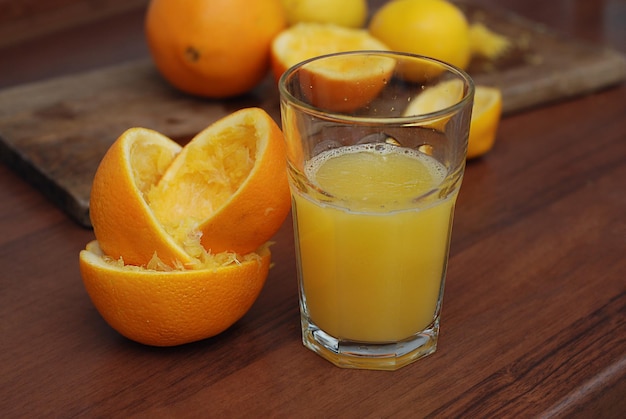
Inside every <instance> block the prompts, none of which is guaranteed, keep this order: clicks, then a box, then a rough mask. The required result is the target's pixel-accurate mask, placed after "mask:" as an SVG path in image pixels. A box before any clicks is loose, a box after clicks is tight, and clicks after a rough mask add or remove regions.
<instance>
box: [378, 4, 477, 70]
mask: <svg viewBox="0 0 626 419" xmlns="http://www.w3.org/2000/svg"><path fill="white" fill-rule="evenodd" d="M369 31H370V33H371V34H372V35H374V36H375V37H376V38H378V39H380V40H381V41H382V42H383V43H385V44H386V45H387V46H388V47H389V48H391V49H392V50H395V51H403V52H409V53H413V54H419V55H425V56H427V57H431V58H436V59H438V60H441V61H444V62H446V63H449V64H452V65H455V66H457V67H460V68H463V69H465V68H466V67H467V65H468V64H469V61H470V58H471V48H470V39H469V25H468V23H467V19H466V18H465V15H464V14H463V12H462V11H461V10H460V9H459V8H458V7H456V6H455V5H454V4H452V3H449V2H447V1H445V0H395V1H390V2H388V3H386V4H385V5H384V6H383V7H382V8H380V9H379V10H378V11H377V12H376V13H375V14H374V16H373V17H372V21H371V22H370V25H369Z"/></svg>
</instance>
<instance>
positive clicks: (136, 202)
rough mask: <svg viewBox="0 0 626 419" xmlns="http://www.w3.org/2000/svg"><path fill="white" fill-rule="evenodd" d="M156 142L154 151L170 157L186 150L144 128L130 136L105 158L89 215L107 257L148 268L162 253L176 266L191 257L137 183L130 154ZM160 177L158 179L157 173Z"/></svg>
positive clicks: (93, 189)
mask: <svg viewBox="0 0 626 419" xmlns="http://www.w3.org/2000/svg"><path fill="white" fill-rule="evenodd" d="M148 137H149V138H150V140H149V143H150V144H151V147H153V148H160V149H162V150H163V151H164V153H170V154H171V159H173V158H174V156H175V155H176V154H177V153H178V152H179V151H180V150H181V147H180V146H179V145H178V144H176V143H175V142H174V141H172V140H170V139H169V138H167V137H165V136H162V135H161V134H159V133H157V132H154V131H151V130H147V129H144V128H131V129H129V130H127V131H126V132H124V133H123V134H122V135H121V136H120V137H119V138H118V139H117V140H116V141H115V142H114V143H113V144H112V145H111V147H110V148H109V150H108V151H107V152H106V154H105V155H104V157H103V158H102V160H101V162H100V165H99V166H98V169H97V170H96V174H95V176H94V180H93V182H92V187H91V195H90V203H89V215H90V218H91V223H92V225H93V229H94V234H95V236H96V239H97V240H98V241H99V242H100V247H101V248H102V250H103V251H104V253H105V254H107V255H108V256H110V257H111V258H113V259H119V258H123V259H124V262H125V263H126V264H131V265H138V266H141V265H146V264H147V263H148V262H149V261H150V259H151V258H152V257H153V255H154V253H155V252H156V253H157V254H158V256H159V258H161V260H162V261H163V262H164V263H166V264H168V265H170V266H174V263H175V262H176V261H180V262H183V263H188V262H190V261H191V257H190V256H189V255H188V254H187V253H186V252H185V251H184V250H183V249H182V248H181V247H180V246H178V245H177V244H176V243H175V242H174V240H172V238H171V237H170V236H169V235H168V234H167V233H166V232H165V230H164V229H163V227H162V226H161V224H160V223H159V221H158V220H157V219H156V218H155V217H154V215H153V213H152V211H151V209H150V207H149V206H148V204H147V203H146V201H145V200H144V199H143V197H142V191H141V190H140V189H139V187H138V185H137V184H136V183H135V180H134V176H133V174H132V172H133V169H132V167H131V162H130V160H129V153H130V150H131V148H132V147H133V144H136V143H137V142H141V141H142V139H144V138H148ZM155 176H158V174H155Z"/></svg>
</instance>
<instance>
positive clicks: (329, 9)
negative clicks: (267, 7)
mask: <svg viewBox="0 0 626 419" xmlns="http://www.w3.org/2000/svg"><path fill="white" fill-rule="evenodd" d="M281 1H282V3H283V8H284V9H285V16H286V18H287V23H288V24H289V25H293V24H296V23H300V22H314V23H332V24H335V25H339V26H345V27H348V28H360V27H362V26H363V25H364V24H365V19H366V18H367V10H368V7H367V1H366V0H339V1H338V0H281Z"/></svg>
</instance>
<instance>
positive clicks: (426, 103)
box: [403, 80, 502, 159]
mask: <svg viewBox="0 0 626 419" xmlns="http://www.w3.org/2000/svg"><path fill="white" fill-rule="evenodd" d="M462 96H463V85H462V82H461V81H460V80H447V81H443V82H440V83H438V84H436V85H434V86H432V87H429V88H426V89H425V90H424V91H423V92H422V93H420V94H419V95H418V96H417V97H416V98H414V99H413V100H412V101H411V103H410V104H409V105H408V106H407V108H406V109H405V111H404V113H403V115H405V116H410V115H420V114H425V113H433V112H437V111H439V110H442V109H445V108H447V107H449V106H452V105H453V104H455V103H457V102H458V101H459V100H460V99H461V98H462ZM501 114H502V94H501V92H500V90H499V89H498V88H495V87H488V86H476V88H475V91H474V104H473V107H472V118H471V121H470V132H469V139H468V149H467V158H468V159H472V158H475V157H478V156H481V155H483V154H485V153H486V152H488V151H489V150H491V148H492V147H493V144H494V142H495V138H496V132H497V130H498V125H499V122H500V118H501ZM445 122H447V120H446V119H445V118H442V119H441V120H440V121H435V122H434V123H433V125H432V127H433V128H436V129H443V126H444V125H445Z"/></svg>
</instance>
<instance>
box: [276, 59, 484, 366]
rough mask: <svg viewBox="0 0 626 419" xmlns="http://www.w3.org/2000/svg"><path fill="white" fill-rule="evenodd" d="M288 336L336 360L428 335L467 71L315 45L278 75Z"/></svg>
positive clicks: (347, 362)
mask: <svg viewBox="0 0 626 419" xmlns="http://www.w3.org/2000/svg"><path fill="white" fill-rule="evenodd" d="M279 90H280V96H281V117H282V124H283V132H284V135H285V139H286V142H287V153H288V172H289V181H290V187H291V193H292V203H293V207H292V208H293V211H292V214H293V220H294V231H295V243H296V258H297V267H298V281H299V293H300V296H299V298H300V312H301V324H302V339H303V343H304V345H305V346H306V347H308V348H309V349H311V350H313V351H314V352H316V353H318V354H319V355H321V356H322V357H324V358H326V359H327V360H329V361H330V362H332V363H333V364H335V365H337V366H340V367H346V368H363V369H381V370H395V369H398V368H400V367H402V366H404V365H406V364H408V363H411V362H413V361H415V360H417V359H420V358H422V357H424V356H427V355H429V354H431V353H433V352H434V351H435V349H436V347H437V338H438V334H439V319H440V313H441V307H442V298H443V290H444V279H445V275H446V266H447V261H448V253H449V244H450V235H451V229H452V219H453V213H454V205H455V201H456V197H457V194H458V191H459V188H460V185H461V181H462V178H463V172H464V169H465V157H466V152H467V138H468V132H469V125H470V117H471V109H472V102H473V95H474V85H473V82H472V80H471V78H470V77H469V76H468V75H467V74H466V73H465V72H463V71H462V70H460V69H458V68H455V67H453V66H450V65H448V64H446V63H443V62H440V61H437V60H433V59H430V58H426V57H421V56H416V55H410V54H404V53H396V52H386V51H358V52H347V53H339V54H332V55H326V56H322V57H316V58H314V59H311V60H308V61H305V62H303V63H300V64H298V65H296V66H294V67H292V68H290V69H289V70H287V71H286V72H285V73H284V74H283V75H282V77H281V79H280V81H279Z"/></svg>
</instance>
